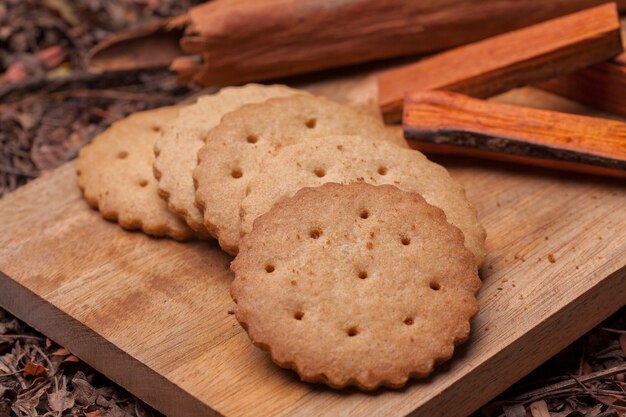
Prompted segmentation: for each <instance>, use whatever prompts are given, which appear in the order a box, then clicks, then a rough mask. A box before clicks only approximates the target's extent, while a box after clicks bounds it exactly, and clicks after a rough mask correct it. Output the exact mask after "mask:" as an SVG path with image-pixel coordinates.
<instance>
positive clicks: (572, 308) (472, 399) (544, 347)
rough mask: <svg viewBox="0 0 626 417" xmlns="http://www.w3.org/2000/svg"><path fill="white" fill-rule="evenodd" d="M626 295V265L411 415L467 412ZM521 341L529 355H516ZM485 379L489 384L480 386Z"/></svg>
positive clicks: (548, 355) (609, 311)
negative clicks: (558, 335) (556, 336)
mask: <svg viewBox="0 0 626 417" xmlns="http://www.w3.org/2000/svg"><path fill="white" fill-rule="evenodd" d="M579 279H585V277H580V278H579ZM624 300H626V264H624V265H623V266H622V267H620V268H618V269H617V270H616V271H615V272H613V273H611V274H610V275H608V276H607V277H605V278H604V279H602V280H601V281H600V282H599V283H598V284H597V285H595V286H594V287H592V288H590V289H589V290H588V291H587V292H586V293H584V294H581V295H579V296H578V297H577V298H576V299H574V300H572V301H571V302H570V303H569V304H568V305H566V306H565V307H564V308H563V309H561V310H559V311H556V312H555V313H554V314H552V315H551V316H549V317H546V318H545V319H544V320H543V321H542V322H541V323H540V324H538V325H537V326H535V327H534V328H533V329H532V330H530V331H529V332H527V333H525V334H524V335H523V336H521V337H520V338H518V339H517V340H515V341H514V342H512V343H510V344H509V345H508V346H506V347H505V348H504V349H502V350H501V351H500V352H498V353H497V354H495V355H494V356H492V357H491V358H490V359H488V360H487V361H485V362H483V363H482V364H480V365H479V366H477V367H476V368H475V369H473V370H472V371H471V372H470V373H468V374H467V375H465V376H464V377H463V378H462V379H460V380H458V381H456V382H455V383H454V384H453V385H451V386H450V387H448V388H447V389H446V390H445V391H443V392H442V393H440V395H438V396H436V397H435V398H434V399H431V400H430V401H427V402H426V403H425V404H423V405H422V406H421V407H419V408H417V409H416V410H414V411H413V412H411V413H409V414H408V415H409V416H412V417H418V416H441V417H450V416H459V417H465V416H467V415H469V414H471V413H473V412H475V411H476V410H478V409H479V408H480V407H481V406H482V405H483V404H485V403H487V402H488V401H490V400H492V399H493V398H495V397H496V396H497V395H499V394H501V393H502V392H504V391H505V390H506V389H507V388H509V387H510V386H511V385H513V384H514V383H515V382H517V381H518V380H520V379H521V378H522V377H524V376H525V375H527V374H529V373H530V372H531V371H533V370H534V369H535V368H537V367H538V366H540V365H541V364H543V363H544V362H545V361H547V360H548V359H550V358H551V357H553V356H554V355H555V354H557V353H558V352H560V351H561V350H563V349H564V348H566V347H567V346H569V345H570V344H571V343H572V342H574V341H575V340H576V339H578V338H579V337H581V336H583V335H584V334H585V333H587V332H588V331H589V330H591V329H593V328H594V327H595V326H597V325H598V324H600V323H601V322H602V321H603V320H605V319H606V318H608V317H609V316H610V315H611V314H613V313H615V312H616V311H618V310H619V309H620V308H621V307H623V306H624V305H626V304H625V303H624ZM529 307H531V308H532V306H529ZM581 312H584V313H585V314H581ZM555 329H559V330H560V331H561V332H562V334H563V337H562V338H560V339H559V340H554V339H553V338H551V335H552V334H553V333H554V330H555ZM470 343H471V341H470ZM519 346H526V347H530V348H527V350H526V352H524V355H525V357H526V358H525V359H526V360H519V359H518V360H512V358H513V357H514V356H515V355H519V354H520V353H519ZM481 381H482V382H484V381H489V384H488V385H477V383H478V382H481ZM467 393H472V394H471V395H468V394H467ZM451 399H458V402H455V401H451Z"/></svg>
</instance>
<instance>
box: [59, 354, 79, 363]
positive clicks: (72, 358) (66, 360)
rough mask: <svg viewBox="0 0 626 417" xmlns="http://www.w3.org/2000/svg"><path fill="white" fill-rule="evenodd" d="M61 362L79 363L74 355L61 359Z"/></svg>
mask: <svg viewBox="0 0 626 417" xmlns="http://www.w3.org/2000/svg"><path fill="white" fill-rule="evenodd" d="M63 362H80V359H78V358H77V357H76V356H74V355H70V356H68V357H67V358H65V359H63Z"/></svg>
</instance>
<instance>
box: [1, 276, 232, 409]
mask: <svg viewBox="0 0 626 417" xmlns="http://www.w3.org/2000/svg"><path fill="white" fill-rule="evenodd" d="M28 306H35V307H34V308H29V307H28ZM0 307H2V308H4V309H5V310H7V311H8V312H10V313H11V314H13V315H14V316H16V317H17V318H19V319H20V320H22V321H24V322H25V323H26V324H28V325H29V326H31V327H33V328H35V329H37V330H38V331H40V332H41V333H43V334H44V335H46V336H47V337H49V338H50V339H52V340H54V341H55V342H57V343H59V344H60V345H61V346H64V347H65V348H67V349H68V350H70V351H71V352H72V354H74V355H76V356H77V357H79V358H80V359H81V360H83V361H84V362H85V363H87V364H88V365H89V366H91V367H92V368H94V369H95V370H96V371H98V372H100V373H102V374H103V375H105V376H106V377H107V378H109V379H110V380H112V381H113V382H115V383H116V384H118V385H120V386H121V387H123V388H124V389H126V390H127V391H129V392H130V393H131V394H133V395H135V396H137V397H139V398H141V399H142V401H144V402H146V403H147V404H149V405H150V406H152V407H154V408H156V409H157V410H159V411H160V412H162V413H164V414H165V415H167V416H170V417H174V416H211V417H213V416H221V414H219V413H218V412H217V411H215V410H213V409H211V408H210V407H209V406H207V405H206V404H205V403H203V402H202V401H200V400H198V399H197V398H195V397H194V396H193V395H191V394H190V393H188V392H186V391H185V390H183V389H182V388H180V387H178V386H177V385H175V384H174V383H172V382H170V381H168V380H167V379H166V378H165V377H163V376H161V375H159V374H158V373H157V372H156V371H154V370H152V369H150V368H149V367H148V366H147V365H145V364H144V363H142V362H140V361H139V360H137V359H135V358H133V357H132V356H131V355H129V354H128V353H126V352H124V351H123V350H122V349H120V348H119V347H117V346H115V345H114V344H113V343H111V342H109V341H108V340H106V339H105V338H103V337H102V336H100V335H99V334H98V333H96V332H95V331H93V330H92V329H90V328H88V327H87V326H85V325H84V324H82V323H81V322H79V321H78V320H76V319H74V318H73V317H71V316H70V315H69V314H67V313H65V312H63V311H61V310H60V309H58V308H57V307H55V306H53V305H52V304H51V303H49V302H47V301H45V300H44V299H43V298H41V297H40V296H38V295H37V294H35V293H34V292H32V291H30V290H29V289H28V288H26V287H24V286H23V285H21V284H19V283H18V282H16V281H15V280H13V279H12V278H11V277H9V276H8V275H6V274H4V273H3V272H2V271H0ZM66 328H72V332H65V331H64V330H63V329H66ZM96 341H97V342H96ZM94 342H95V343H97V351H96V352H95V353H94V352H93V351H92V352H90V349H93V346H94Z"/></svg>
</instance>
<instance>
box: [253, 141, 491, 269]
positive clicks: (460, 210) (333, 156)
mask: <svg viewBox="0 0 626 417" xmlns="http://www.w3.org/2000/svg"><path fill="white" fill-rule="evenodd" d="M355 181H364V182H367V183H371V184H392V185H395V186H397V187H398V188H400V189H402V190H405V191H412V192H417V193H419V194H421V195H422V196H424V198H425V199H426V201H427V202H428V203H430V204H432V205H434V206H436V207H439V208H441V209H443V211H444V212H445V213H446V216H447V218H448V221H449V222H450V223H452V224H453V225H454V226H457V227H458V228H459V229H461V231H462V232H463V234H464V235H465V245H466V247H467V248H468V249H469V250H470V251H471V252H472V253H473V254H474V255H475V256H476V260H477V264H480V263H482V261H483V260H484V258H485V248H484V245H485V230H484V229H483V227H482V226H481V225H480V223H479V222H478V219H477V216H476V210H475V209H474V208H473V207H472V206H471V204H470V203H469V202H468V201H467V198H466V197H465V190H464V189H463V187H461V185H460V184H458V183H457V182H456V181H454V180H453V179H452V178H451V177H450V174H449V173H448V171H446V169H445V168H443V167H442V166H440V165H437V164H435V163H433V162H431V161H429V160H428V159H427V158H426V157H425V156H424V155H423V154H422V153H420V152H418V151H415V150H410V149H403V148H399V147H397V146H393V145H390V144H388V143H385V142H374V141H372V140H368V139H364V138H361V137H356V136H352V137H349V136H334V137H326V138H324V139H323V140H319V141H317V140H311V139H305V140H302V141H301V142H300V143H298V144H295V145H292V146H289V147H285V148H283V149H282V150H281V152H280V153H279V154H278V155H277V156H276V157H275V158H272V159H267V160H266V162H265V165H264V166H263V168H262V169H261V170H260V171H259V173H258V175H257V176H256V177H255V178H253V179H252V180H250V182H249V184H248V193H247V196H246V197H245V198H244V200H243V202H242V203H241V218H242V220H241V234H242V235H245V234H246V233H248V232H250V230H252V223H253V221H254V219H256V218H257V217H259V216H260V215H261V214H263V213H265V212H267V211H268V210H269V209H270V208H271V207H272V205H273V204H274V203H276V202H277V201H279V200H281V199H283V198H287V197H290V196H292V195H294V194H295V193H296V191H297V190H299V189H300V188H303V187H314V186H318V185H321V184H323V183H326V182H339V183H350V182H355Z"/></svg>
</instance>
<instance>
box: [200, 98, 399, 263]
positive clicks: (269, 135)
mask: <svg viewBox="0 0 626 417" xmlns="http://www.w3.org/2000/svg"><path fill="white" fill-rule="evenodd" d="M336 134H362V135H364V136H366V137H370V138H376V139H378V140H387V141H390V142H393V143H394V144H398V145H402V146H407V145H406V141H404V139H402V138H401V137H399V136H397V135H396V134H394V133H392V132H390V131H389V130H387V129H386V128H385V127H384V125H383V124H382V122H381V121H380V120H378V119H376V118H375V117H373V116H371V115H367V114H364V113H360V112H358V111H357V110H354V109H353V108H351V107H348V106H345V105H342V104H339V103H335V102H333V101H331V100H328V99H326V98H323V97H315V96H311V95H308V94H307V95H294V96H291V97H285V98H274V99H270V100H267V101H266V102H264V103H259V104H249V105H245V106H243V107H241V108H239V109H238V110H236V111H233V112H231V113H229V114H227V115H225V116H224V117H223V118H222V121H221V122H220V124H219V125H218V126H216V127H215V128H214V129H212V130H211V131H210V132H209V134H208V136H207V138H206V144H205V145H204V146H203V147H202V148H201V149H200V151H199V152H198V167H197V168H196V169H195V171H194V174H193V176H194V181H195V183H196V203H197V204H198V206H199V207H200V208H201V210H202V211H203V212H204V225H205V226H206V227H207V229H208V230H209V231H210V232H211V233H212V234H213V235H214V236H215V237H217V238H218V239H219V243H220V246H221V247H222V249H224V250H225V251H226V252H229V253H231V254H234V253H236V252H237V245H238V242H239V238H240V236H239V229H240V227H239V206H240V204H241V201H242V199H243V197H244V196H245V192H246V188H247V184H248V181H250V179H251V178H253V177H254V175H255V174H256V172H257V171H258V169H259V167H260V165H261V163H262V162H263V161H264V160H265V159H267V158H269V157H271V156H273V155H275V154H276V152H278V150H279V149H280V148H282V147H284V146H287V145H290V144H293V143H296V142H298V141H300V140H302V139H304V138H323V137H324V136H328V135H336Z"/></svg>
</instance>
